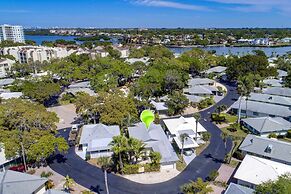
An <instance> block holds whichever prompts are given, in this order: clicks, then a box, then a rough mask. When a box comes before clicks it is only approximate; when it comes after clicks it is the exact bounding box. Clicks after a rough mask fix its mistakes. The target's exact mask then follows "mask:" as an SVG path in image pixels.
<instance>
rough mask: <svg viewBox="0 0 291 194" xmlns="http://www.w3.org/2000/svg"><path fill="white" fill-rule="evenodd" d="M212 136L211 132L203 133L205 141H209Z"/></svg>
mask: <svg viewBox="0 0 291 194" xmlns="http://www.w3.org/2000/svg"><path fill="white" fill-rule="evenodd" d="M210 138H211V133H209V132H204V133H202V139H203V141H209V139H210Z"/></svg>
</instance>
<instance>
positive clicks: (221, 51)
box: [25, 35, 291, 56]
mask: <svg viewBox="0 0 291 194" xmlns="http://www.w3.org/2000/svg"><path fill="white" fill-rule="evenodd" d="M74 38H76V36H58V35H55V36H43V35H33V36H32V35H25V39H26V40H33V41H35V42H36V44H37V45H40V44H41V42H42V41H55V40H57V39H64V40H67V41H71V40H74ZM112 42H113V43H114V44H116V43H118V40H117V39H116V38H112ZM77 43H81V42H80V41H77ZM169 49H170V50H171V51H173V52H174V53H176V54H181V53H183V52H185V51H188V50H191V49H192V48H191V47H187V48H180V47H179V48H169ZM202 49H204V50H215V51H216V54H218V55H227V54H234V55H244V54H247V53H251V52H252V51H253V50H262V51H264V52H265V53H266V55H268V56H271V55H272V54H275V55H283V54H285V53H287V52H288V51H291V46H288V47H224V46H208V47H204V48H202Z"/></svg>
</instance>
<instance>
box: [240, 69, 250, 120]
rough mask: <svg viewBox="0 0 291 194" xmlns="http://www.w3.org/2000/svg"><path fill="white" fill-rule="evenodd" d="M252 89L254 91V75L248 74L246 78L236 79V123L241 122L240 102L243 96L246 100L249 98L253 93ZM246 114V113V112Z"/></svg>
mask: <svg viewBox="0 0 291 194" xmlns="http://www.w3.org/2000/svg"><path fill="white" fill-rule="evenodd" d="M253 89H254V75H251V74H249V75H246V76H242V77H240V78H239V79H238V87H237V91H238V93H239V95H240V98H239V110H238V120H237V121H238V123H240V120H241V100H242V98H243V97H244V96H245V97H247V98H248V97H249V96H250V93H251V92H252V91H253ZM246 103H247V102H246ZM246 106H247V105H246ZM246 112H247V110H246Z"/></svg>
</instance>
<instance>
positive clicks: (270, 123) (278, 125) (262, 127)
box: [242, 117, 291, 133]
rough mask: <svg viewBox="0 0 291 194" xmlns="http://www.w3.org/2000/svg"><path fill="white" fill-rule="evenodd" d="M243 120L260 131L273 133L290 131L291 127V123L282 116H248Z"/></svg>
mask: <svg viewBox="0 0 291 194" xmlns="http://www.w3.org/2000/svg"><path fill="white" fill-rule="evenodd" d="M242 121H243V122H244V123H246V124H248V125H249V126H251V127H252V128H254V129H255V130H256V131H258V132H259V133H272V132H280V131H288V130H289V129H291V123H290V122H289V121H286V120H285V119H283V118H281V117H274V118H272V117H258V118H247V119H243V120H242Z"/></svg>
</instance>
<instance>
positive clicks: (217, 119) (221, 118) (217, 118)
mask: <svg viewBox="0 0 291 194" xmlns="http://www.w3.org/2000/svg"><path fill="white" fill-rule="evenodd" d="M211 119H212V121H214V122H224V121H225V120H226V119H225V116H224V115H220V114H217V113H212V114H211Z"/></svg>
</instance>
